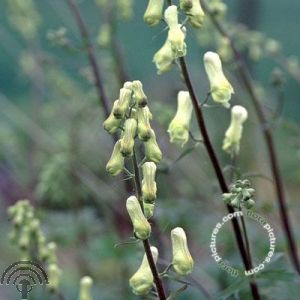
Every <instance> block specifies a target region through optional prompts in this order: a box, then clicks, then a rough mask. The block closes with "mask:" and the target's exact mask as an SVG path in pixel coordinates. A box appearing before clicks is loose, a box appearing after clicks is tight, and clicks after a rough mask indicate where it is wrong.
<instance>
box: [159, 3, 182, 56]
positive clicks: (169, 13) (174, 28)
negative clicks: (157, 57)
mask: <svg viewBox="0 0 300 300" xmlns="http://www.w3.org/2000/svg"><path fill="white" fill-rule="evenodd" d="M164 16H165V20H166V22H167V24H168V26H169V32H168V41H169V42H170V45H171V48H172V51H173V58H178V57H182V56H185V55H186V44H185V42H184V40H185V32H184V30H182V28H181V24H178V12H177V6H176V5H171V6H169V7H168V8H167V9H166V10H165V14H164Z"/></svg>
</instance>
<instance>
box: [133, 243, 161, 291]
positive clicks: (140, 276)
mask: <svg viewBox="0 0 300 300" xmlns="http://www.w3.org/2000/svg"><path fill="white" fill-rule="evenodd" d="M151 253H152V257H153V260H154V262H155V263H156V262H157V258H158V250H157V248H156V247H151ZM153 283H154V282H153V275H152V272H151V269H150V266H149V263H148V259H147V256H146V254H145V255H144V257H143V261H142V264H141V265H140V267H139V269H138V270H137V271H136V273H135V274H134V275H133V276H132V277H131V278H130V280H129V284H130V286H131V288H132V291H133V293H134V294H136V295H147V294H148V293H149V292H150V291H151V289H152V286H153Z"/></svg>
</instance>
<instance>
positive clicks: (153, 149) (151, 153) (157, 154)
mask: <svg viewBox="0 0 300 300" xmlns="http://www.w3.org/2000/svg"><path fill="white" fill-rule="evenodd" d="M144 145H145V156H146V159H147V160H150V161H153V162H155V163H156V164H158V163H159V162H160V161H161V159H162V153H161V150H160V148H159V146H158V144H157V141H156V135H155V132H154V130H151V137H150V139H149V140H148V141H147V142H145V144H144Z"/></svg>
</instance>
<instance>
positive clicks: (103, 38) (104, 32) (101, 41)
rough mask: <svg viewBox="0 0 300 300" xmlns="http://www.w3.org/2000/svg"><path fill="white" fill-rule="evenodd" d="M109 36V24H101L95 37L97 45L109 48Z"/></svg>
mask: <svg viewBox="0 0 300 300" xmlns="http://www.w3.org/2000/svg"><path fill="white" fill-rule="evenodd" d="M111 36H112V28H111V26H110V24H108V23H105V24H102V26H101V28H100V31H99V34H98V37H97V43H98V45H99V46H100V47H102V48H107V47H109V45H110V43H111Z"/></svg>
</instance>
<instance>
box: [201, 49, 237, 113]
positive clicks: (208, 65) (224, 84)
mask: <svg viewBox="0 0 300 300" xmlns="http://www.w3.org/2000/svg"><path fill="white" fill-rule="evenodd" d="M204 67H205V71H206V74H207V76H208V79H209V82H210V92H211V96H212V98H213V100H214V101H215V102H219V103H221V104H223V105H224V106H225V107H227V108H228V107H229V106H230V104H229V100H230V99H231V94H233V93H234V90H233V87H232V86H231V84H230V83H229V81H228V80H227V78H226V77H225V75H224V73H223V69H222V63H221V60H220V57H219V55H218V54H217V53H214V52H206V53H205V55H204Z"/></svg>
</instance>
